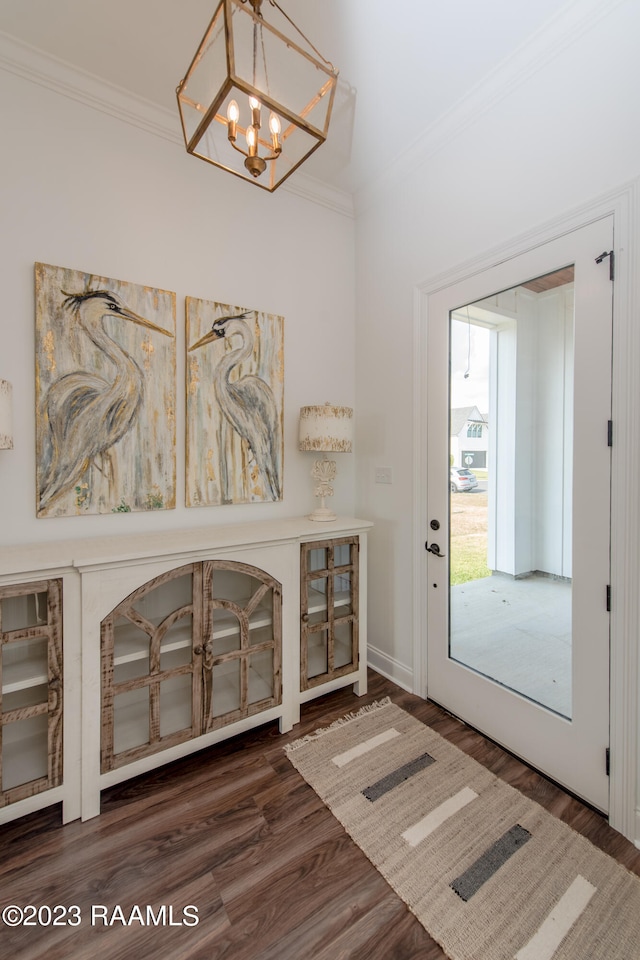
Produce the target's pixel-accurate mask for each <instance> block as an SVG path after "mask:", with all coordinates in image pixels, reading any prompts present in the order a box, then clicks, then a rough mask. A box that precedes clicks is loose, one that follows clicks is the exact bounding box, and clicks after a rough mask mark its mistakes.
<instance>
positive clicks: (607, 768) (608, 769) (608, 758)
mask: <svg viewBox="0 0 640 960" xmlns="http://www.w3.org/2000/svg"><path fill="white" fill-rule="evenodd" d="M604 769H605V773H606V775H607V776H609V774H610V773H611V747H607V749H606V750H605V752H604Z"/></svg>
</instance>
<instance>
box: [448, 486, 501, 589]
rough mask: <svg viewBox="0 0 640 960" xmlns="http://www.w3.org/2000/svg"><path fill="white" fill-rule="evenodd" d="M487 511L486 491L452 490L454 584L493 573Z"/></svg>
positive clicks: (452, 570) (451, 547)
mask: <svg viewBox="0 0 640 960" xmlns="http://www.w3.org/2000/svg"><path fill="white" fill-rule="evenodd" d="M474 472H476V473H478V474H479V473H481V472H486V471H474ZM487 512H488V496H487V494H486V493H478V492H473V493H452V494H451V541H450V546H449V550H450V553H451V562H450V574H451V584H452V586H453V585H455V584H460V583H468V582H469V581H470V580H481V579H483V578H484V577H489V576H491V570H490V569H489V567H488V566H487Z"/></svg>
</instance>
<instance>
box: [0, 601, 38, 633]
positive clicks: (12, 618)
mask: <svg viewBox="0 0 640 960" xmlns="http://www.w3.org/2000/svg"><path fill="white" fill-rule="evenodd" d="M0 617H1V621H2V632H3V633H9V632H10V631H12V630H26V629H28V628H29V627H37V626H39V625H40V624H43V623H46V622H47V591H46V590H44V591H42V592H41V593H26V594H24V596H20V597H4V598H3V599H2V600H0Z"/></svg>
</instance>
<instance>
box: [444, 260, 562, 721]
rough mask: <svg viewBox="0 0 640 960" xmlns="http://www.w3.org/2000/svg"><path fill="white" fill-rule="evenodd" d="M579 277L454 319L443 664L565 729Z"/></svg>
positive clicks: (502, 298)
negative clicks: (532, 705) (543, 711)
mask: <svg viewBox="0 0 640 960" xmlns="http://www.w3.org/2000/svg"><path fill="white" fill-rule="evenodd" d="M573 276H574V270H573V267H567V268H564V269H562V270H558V271H556V272H554V273H551V274H547V275H546V276H543V277H538V278H536V279H535V280H531V281H528V282H526V283H523V284H522V285H521V286H518V287H514V288H512V289H510V290H505V291H502V292H501V293H498V294H496V295H495V296H492V297H489V298H487V299H484V300H480V301H477V302H475V303H470V304H468V305H466V306H463V307H461V308H458V309H456V310H454V311H452V312H451V315H450V345H451V349H450V358H451V360H450V415H449V427H450V429H449V436H450V470H449V488H450V493H449V520H450V523H449V533H450V540H449V551H448V553H449V561H448V562H449V580H450V617H449V656H450V658H451V659H453V660H456V661H457V662H459V663H462V664H464V665H465V666H467V667H470V668H471V669H472V670H474V671H476V672H478V673H480V674H482V675H484V676H486V677H489V678H490V679H492V680H494V681H496V682H497V683H499V684H501V685H502V686H505V687H508V688H509V689H511V690H514V691H515V692H517V693H519V694H521V695H522V696H524V697H526V698H527V699H530V700H533V701H535V702H536V703H539V704H541V705H542V706H544V707H547V708H548V709H549V710H552V711H554V712H556V713H558V714H560V715H562V716H564V717H567V718H569V719H570V718H571V711H572V706H571V704H572V697H571V663H572V657H571V644H572V627H571V597H572V586H571V578H572V484H573Z"/></svg>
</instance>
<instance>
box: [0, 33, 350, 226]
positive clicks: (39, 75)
mask: <svg viewBox="0 0 640 960" xmlns="http://www.w3.org/2000/svg"><path fill="white" fill-rule="evenodd" d="M0 69H3V70H5V71H7V72H8V73H13V74H15V75H16V76H18V77H21V78H22V79H24V80H29V81H30V82H31V83H36V84H38V85H39V86H41V87H45V88H46V89H47V90H52V91H53V92H54V93H57V94H60V96H63V97H67V98H68V99H70V100H75V101H76V102H77V103H81V104H83V105H84V106H87V107H90V108H91V109H92V110H97V111H99V112H100V113H105V114H107V115H109V116H111V117H115V119H117V120H120V121H122V122H124V123H128V124H130V125H131V126H134V127H137V128H138V129H140V130H143V131H145V132H146V133H150V134H152V135H153V136H155V137H160V138H161V139H162V140H167V141H169V142H170V143H174V144H177V145H179V146H183V143H184V141H183V137H182V130H181V127H180V122H179V118H178V112H177V109H176V111H175V112H173V111H171V110H168V109H166V108H165V107H161V106H159V105H158V104H156V103H153V102H152V101H150V100H147V99H145V98H144V97H139V96H137V95H136V94H134V93H131V92H130V91H128V90H125V89H124V88H123V87H119V86H117V85H116V84H113V83H110V82H109V81H107V80H103V79H102V78H100V77H97V76H95V75H94V74H92V73H88V72H87V71H85V70H80V69H79V68H77V67H74V66H73V65H72V64H70V63H67V62H66V61H64V60H60V59H58V58H57V57H53V56H51V55H50V54H48V53H45V52H44V51H43V50H40V49H38V48H37V47H33V46H31V45H30V44H27V43H23V42H22V41H21V40H18V39H17V38H16V37H13V36H11V35H10V34H7V33H2V32H0ZM280 189H281V190H282V191H286V192H287V193H291V194H293V195H294V196H297V197H301V198H303V199H305V200H309V201H311V202H312V203H316V204H319V205H320V206H323V207H326V208H327V209H329V210H332V211H333V212H335V213H339V214H341V215H343V216H347V217H351V218H352V217H353V215H354V214H353V200H352V197H351V195H350V194H348V193H345V192H344V191H342V190H338V189H336V188H334V187H331V186H330V185H329V184H325V183H323V182H322V181H320V180H317V179H316V178H315V177H310V176H308V175H306V174H304V173H301V172H300V171H296V173H294V174H293V176H292V177H291V178H290V179H289V180H287V181H286V183H284V184H283V185H282V187H281V188H280Z"/></svg>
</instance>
